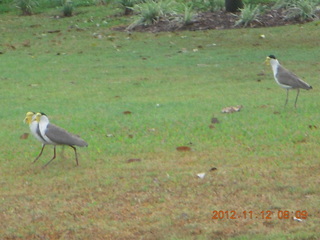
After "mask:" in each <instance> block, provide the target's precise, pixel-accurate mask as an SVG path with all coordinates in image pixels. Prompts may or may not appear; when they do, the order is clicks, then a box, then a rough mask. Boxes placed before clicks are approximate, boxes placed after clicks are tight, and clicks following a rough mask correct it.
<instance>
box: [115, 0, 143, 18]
mask: <svg viewBox="0 0 320 240" xmlns="http://www.w3.org/2000/svg"><path fill="white" fill-rule="evenodd" d="M142 2H144V1H143V0H116V3H117V4H118V5H119V6H120V7H121V8H122V9H123V10H124V15H130V14H131V13H132V12H133V8H134V6H135V5H136V4H139V3H142Z"/></svg>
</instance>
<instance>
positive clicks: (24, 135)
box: [20, 133, 29, 139]
mask: <svg viewBox="0 0 320 240" xmlns="http://www.w3.org/2000/svg"><path fill="white" fill-rule="evenodd" d="M28 137H29V133H24V134H22V135H21V136H20V139H27V138H28Z"/></svg>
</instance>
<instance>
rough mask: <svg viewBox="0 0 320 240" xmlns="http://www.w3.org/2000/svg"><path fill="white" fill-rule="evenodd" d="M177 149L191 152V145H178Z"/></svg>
mask: <svg viewBox="0 0 320 240" xmlns="http://www.w3.org/2000/svg"><path fill="white" fill-rule="evenodd" d="M176 149H177V151H179V152H189V151H191V147H188V146H180V147H177V148H176Z"/></svg>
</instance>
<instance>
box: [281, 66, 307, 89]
mask: <svg viewBox="0 0 320 240" xmlns="http://www.w3.org/2000/svg"><path fill="white" fill-rule="evenodd" d="M277 78H278V81H279V82H280V83H281V84H284V85H288V86H291V87H292V88H303V89H307V90H308V89H311V88H312V87H311V86H310V85H309V84H308V83H306V82H304V81H303V80H301V79H300V78H299V77H298V76H297V75H295V74H294V73H292V72H290V71H288V70H287V69H285V68H284V67H282V66H279V67H278V74H277Z"/></svg>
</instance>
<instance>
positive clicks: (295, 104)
mask: <svg viewBox="0 0 320 240" xmlns="http://www.w3.org/2000/svg"><path fill="white" fill-rule="evenodd" d="M299 93H300V88H297V96H296V101H295V102H294V107H295V108H297V101H298V97H299Z"/></svg>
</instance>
